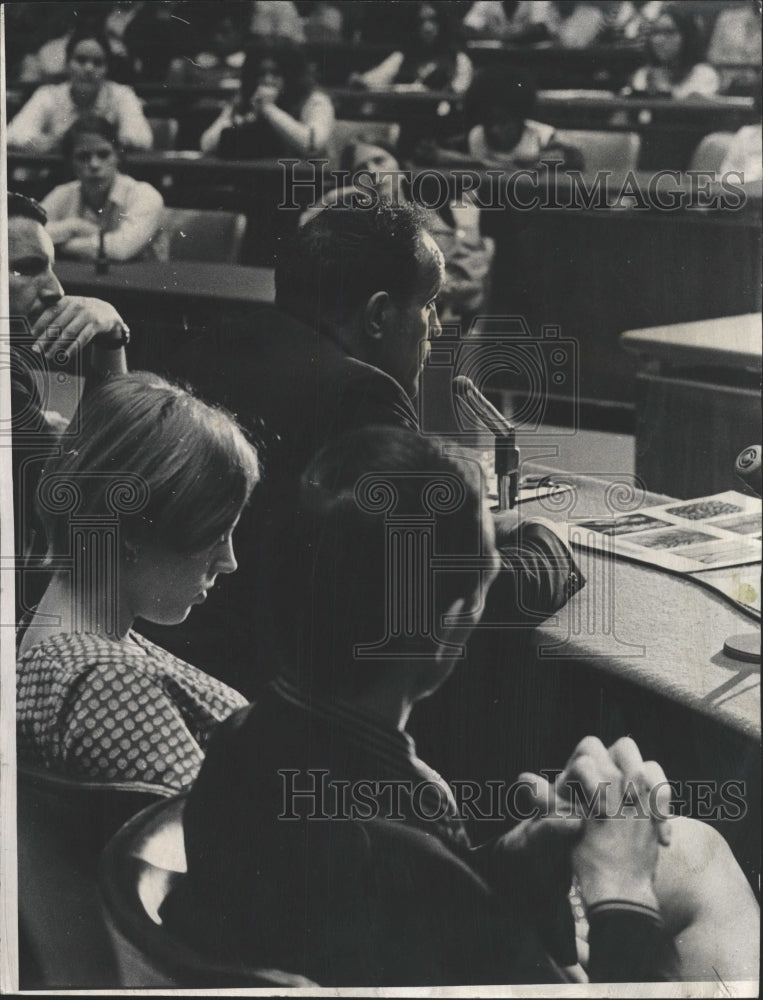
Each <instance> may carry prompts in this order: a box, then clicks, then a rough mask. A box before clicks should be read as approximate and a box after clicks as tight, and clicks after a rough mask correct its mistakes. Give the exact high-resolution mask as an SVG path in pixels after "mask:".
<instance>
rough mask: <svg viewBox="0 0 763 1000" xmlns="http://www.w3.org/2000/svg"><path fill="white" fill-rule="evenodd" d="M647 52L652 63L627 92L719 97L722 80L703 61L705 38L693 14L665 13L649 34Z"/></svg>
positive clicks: (637, 74) (635, 76) (670, 10)
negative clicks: (703, 39)
mask: <svg viewBox="0 0 763 1000" xmlns="http://www.w3.org/2000/svg"><path fill="white" fill-rule="evenodd" d="M646 51H647V57H648V59H649V62H648V63H647V65H646V66H642V67H641V68H640V69H637V70H636V72H635V73H634V74H633V76H632V77H631V81H630V86H629V87H628V88H626V92H628V93H633V94H647V95H649V96H654V97H674V98H676V99H678V100H682V99H684V98H687V97H713V96H714V95H715V94H717V93H718V88H719V86H720V79H719V77H718V74H717V73H716V71H715V70H714V69H713V67H712V66H710V65H709V64H708V63H706V62H703V61H702V59H703V45H702V38H701V35H700V33H699V29H698V28H697V24H696V22H695V20H694V18H693V17H692V15H691V13H689V12H683V11H681V10H679V9H678V8H676V7H670V8H668V9H666V10H664V11H663V13H662V14H660V16H659V17H658V18H657V20H656V21H655V22H654V23H653V24H652V27H651V28H650V30H649V34H648V36H647V42H646Z"/></svg>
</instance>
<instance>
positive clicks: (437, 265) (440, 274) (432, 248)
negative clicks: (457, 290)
mask: <svg viewBox="0 0 763 1000" xmlns="http://www.w3.org/2000/svg"><path fill="white" fill-rule="evenodd" d="M422 243H423V247H424V250H423V253H422V254H421V256H420V262H421V271H422V278H423V275H424V274H425V275H426V282H427V284H428V285H433V284H436V283H437V282H438V281H439V282H440V284H442V282H443V280H444V278H445V258H444V257H443V255H442V251H441V250H440V248H439V247H438V245H437V243H436V242H435V239H434V237H433V236H432V234H431V233H427V232H425V233H424V236H423V240H422Z"/></svg>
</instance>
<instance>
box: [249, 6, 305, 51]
mask: <svg viewBox="0 0 763 1000" xmlns="http://www.w3.org/2000/svg"><path fill="white" fill-rule="evenodd" d="M249 31H250V33H251V34H252V35H255V36H256V37H259V38H272V39H281V40H282V41H283V40H285V39H288V40H289V41H291V42H304V40H305V32H304V29H303V28H302V18H301V17H300V16H299V11H298V10H297V7H296V5H295V4H293V3H292V2H291V0H253V3H252V4H251V16H250V21H249Z"/></svg>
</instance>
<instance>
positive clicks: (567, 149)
mask: <svg viewBox="0 0 763 1000" xmlns="http://www.w3.org/2000/svg"><path fill="white" fill-rule="evenodd" d="M535 107H536V90H535V84H534V83H533V81H532V80H531V79H530V78H529V77H527V76H524V75H523V74H520V73H517V72H515V71H514V70H511V69H507V68H506V67H505V66H492V67H489V68H487V69H483V70H480V71H479V72H478V73H476V74H475V76H474V82H473V83H472V85H471V87H470V88H469V90H468V92H467V94H466V97H465V99H464V117H465V118H466V121H467V123H468V125H469V126H470V127H469V131H468V132H467V133H466V135H462V136H456V137H454V138H453V139H452V140H449V141H448V142H447V143H446V144H444V145H442V146H440V145H436V144H434V143H432V142H431V141H425V142H423V143H421V144H420V145H419V147H418V148H417V149H416V150H415V151H414V157H415V159H416V161H417V162H418V163H421V164H428V163H434V164H438V165H441V166H451V165H452V166H460V165H464V164H472V165H473V164H479V165H481V166H486V167H503V168H504V169H514V168H517V169H519V168H534V167H537V166H539V165H540V163H541V162H542V161H543V162H549V161H554V162H558V163H561V164H562V165H563V166H565V167H569V168H571V169H581V168H582V166H583V157H582V154H581V153H580V151H579V150H577V149H575V148H574V147H572V146H567V145H564V144H563V143H561V142H560V141H559V139H558V138H557V135H556V130H555V129H554V127H553V126H552V125H545V124H544V123H543V122H537V121H534V120H533V119H532V118H531V115H533V114H534V113H535Z"/></svg>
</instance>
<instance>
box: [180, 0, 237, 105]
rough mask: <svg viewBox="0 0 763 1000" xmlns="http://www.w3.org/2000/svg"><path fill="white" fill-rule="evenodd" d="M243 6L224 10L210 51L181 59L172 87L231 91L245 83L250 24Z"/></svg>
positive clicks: (215, 25)
mask: <svg viewBox="0 0 763 1000" xmlns="http://www.w3.org/2000/svg"><path fill="white" fill-rule="evenodd" d="M244 13H245V11H244V8H243V7H242V6H241V5H236V4H232V5H230V7H228V6H225V7H221V8H220V14H219V16H218V17H217V18H216V19H215V20H214V21H213V22H212V24H211V25H210V27H209V34H208V35H207V37H206V39H205V41H206V47H205V48H204V49H202V50H201V51H199V52H197V53H196V54H195V55H194V56H193V57H190V56H178V57H177V58H176V59H173V60H172V62H171V63H170V68H169V70H168V72H167V86H168V87H188V86H192V87H211V88H216V87H226V88H227V87H230V88H236V87H238V86H239V84H240V82H241V70H242V67H243V65H244V59H245V58H246V52H245V51H244V49H245V42H246V22H245V19H244V17H243V14H244Z"/></svg>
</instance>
